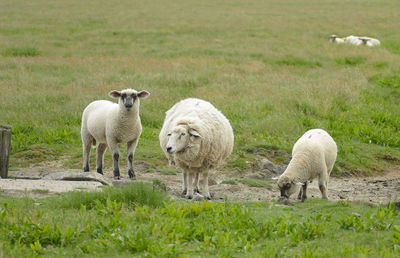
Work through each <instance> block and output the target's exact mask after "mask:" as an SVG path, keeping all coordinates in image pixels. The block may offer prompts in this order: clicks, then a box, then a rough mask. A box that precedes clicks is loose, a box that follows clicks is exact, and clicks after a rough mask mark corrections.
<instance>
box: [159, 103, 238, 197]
mask: <svg viewBox="0 0 400 258" xmlns="http://www.w3.org/2000/svg"><path fill="white" fill-rule="evenodd" d="M159 138H160V145H161V148H162V150H163V151H164V153H165V155H166V156H167V158H168V160H169V161H170V163H171V164H175V165H176V166H177V167H179V168H181V169H182V170H183V194H185V196H186V197H187V198H189V199H192V198H193V192H194V190H196V191H198V190H199V189H198V177H199V174H201V175H202V177H203V185H202V194H203V195H204V196H205V197H206V198H207V199H210V198H211V196H210V193H209V190H208V174H209V172H210V171H212V170H215V169H216V168H217V167H218V166H219V165H221V163H222V162H223V161H225V160H226V158H227V157H228V156H229V155H230V154H231V153H232V149H233V142H234V139H233V130H232V127H231V125H230V123H229V121H228V119H227V118H226V117H225V116H224V115H223V114H222V113H221V112H220V111H219V110H217V109H216V108H215V107H214V106H213V105H212V104H211V103H209V102H207V101H204V100H201V99H196V98H189V99H185V100H182V101H180V102H178V103H176V104H175V105H174V106H173V107H172V108H171V109H170V110H168V111H167V112H166V117H165V120H164V124H163V127H162V129H161V132H160V135H159ZM193 179H194V180H195V182H194V184H195V187H193ZM194 188H196V189H194Z"/></svg>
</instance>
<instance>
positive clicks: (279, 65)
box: [0, 0, 400, 257]
mask: <svg viewBox="0 0 400 258" xmlns="http://www.w3.org/2000/svg"><path fill="white" fill-rule="evenodd" d="M399 13H400V5H399V3H398V1H397V0H368V1H366V0H342V1H338V0H309V1H305V0H279V1H278V0H266V1H261V0H248V1H238V0H216V1H211V0H202V1H193V0H175V1H160V0H154V1H137V0H120V1H109V0H108V1H105V0H95V1H78V0H69V1H66V0H60V1H49V0H35V1H22V0H14V1H0V92H1V93H0V124H8V125H11V126H12V128H13V135H12V153H11V161H10V162H11V164H10V165H11V167H12V169H13V170H14V169H18V168H19V167H25V166H30V165H35V164H39V163H41V162H43V161H51V162H52V161H58V160H61V161H62V162H63V167H66V168H81V167H82V154H81V141H80V121H81V114H82V111H83V109H84V108H85V106H86V105H88V104H89V103H90V102H91V101H93V100H96V99H108V97H107V94H108V92H109V91H110V90H113V89H123V88H128V87H132V88H135V89H138V90H141V89H145V90H148V91H149V92H151V96H150V97H149V98H147V99H145V100H143V101H142V102H141V119H142V124H143V128H144V130H143V133H142V136H141V138H140V141H139V146H138V148H137V151H136V154H135V159H136V160H141V161H144V162H147V163H150V164H151V165H152V167H156V168H157V170H159V171H161V173H162V174H176V173H178V172H177V171H175V170H171V169H169V168H167V166H166V165H167V162H166V160H165V157H164V155H163V153H162V151H161V149H160V147H159V142H158V134H159V131H160V129H161V126H162V122H163V119H164V114H165V111H166V110H168V109H169V108H170V107H171V106H172V105H173V104H174V103H175V102H177V101H178V100H181V99H184V98H187V97H198V98H202V99H205V100H208V101H210V102H212V103H213V104H214V105H215V106H216V107H217V108H218V109H220V110H221V111H222V112H223V113H224V114H225V115H226V116H227V117H228V119H229V120H230V121H231V124H232V127H233V129H234V132H235V148H234V153H233V154H232V156H231V157H230V160H229V162H228V165H227V166H230V167H234V168H238V169H241V170H246V169H250V166H251V164H252V162H253V161H254V159H255V158H256V154H255V153H265V154H267V156H268V153H270V152H275V153H281V154H282V156H285V157H287V156H288V155H290V152H291V148H292V146H293V144H294V142H295V141H296V140H297V139H298V137H300V136H301V135H302V134H303V133H304V132H305V131H306V130H307V129H310V128H323V129H325V130H327V131H328V132H329V133H330V134H331V135H332V136H333V138H334V139H335V140H336V142H337V144H338V148H339V155H338V159H337V163H336V165H335V168H334V172H333V173H334V175H336V176H342V175H348V174H356V175H357V174H377V173H381V172H382V171H384V170H385V168H386V167H387V166H389V165H392V164H393V163H396V164H400V134H399V130H400V105H399V101H400V37H399V35H398V34H397V33H396V32H397V31H398V28H399V18H398V14H399ZM330 34H337V35H339V36H340V37H341V36H348V35H351V34H353V35H365V36H371V37H375V38H378V39H379V40H381V42H382V45H381V46H380V47H377V48H367V47H354V46H348V45H333V44H330V43H329V41H328V39H329V35H330ZM122 153H123V154H124V152H122ZM92 154H94V153H92ZM283 160H285V158H284V157H282V158H280V157H274V160H273V161H280V162H281V163H283ZM94 161H95V159H94V155H93V156H92V159H91V162H92V164H91V167H92V168H94ZM105 167H106V169H108V170H109V169H111V155H110V153H109V152H107V153H106V160H105ZM224 183H226V184H236V183H237V182H236V181H233V180H231V181H229V180H227V181H224ZM246 184H248V185H252V186H257V187H267V188H269V187H270V185H265V184H264V185H263V184H261V185H260V184H259V182H256V181H254V180H253V181H247V182H246ZM134 189H136V190H134ZM134 189H129V188H128V189H123V190H120V189H109V190H106V191H104V192H103V193H87V194H84V193H72V194H67V195H63V196H58V197H52V198H50V199H44V200H40V201H35V200H32V199H27V198H23V199H14V198H11V197H6V196H3V195H1V193H0V247H1V248H0V256H1V257H3V256H6V257H9V256H13V257H22V256H36V255H43V256H58V257H59V256H78V255H79V256H80V255H87V256H112V255H119V256H131V255H132V254H133V255H140V256H144V255H149V256H165V257H169V256H173V257H176V256H192V255H194V256H226V257H228V256H229V257H230V256H237V257H243V256H250V257H253V256H276V257H280V256H300V257H316V256H317V257H318V256H323V257H325V256H339V257H346V256H347V257H365V256H367V257H392V256H399V255H400V254H399V250H400V225H399V223H398V221H399V215H398V210H396V209H395V208H394V206H389V207H381V208H377V207H375V208H371V207H367V206H363V205H355V204H350V203H347V202H338V203H330V202H326V201H323V200H315V199H314V200H313V199H309V200H307V201H306V202H305V203H302V204H295V205H294V206H288V207H278V206H275V205H274V204H273V203H268V204H265V203H180V202H172V201H170V200H168V199H167V198H166V197H165V196H164V195H163V194H162V193H158V192H154V191H153V190H152V189H150V188H149V187H148V186H140V187H136V188H134Z"/></svg>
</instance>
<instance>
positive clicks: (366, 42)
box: [359, 37, 381, 47]
mask: <svg viewBox="0 0 400 258" xmlns="http://www.w3.org/2000/svg"><path fill="white" fill-rule="evenodd" d="M359 39H360V40H362V42H363V44H364V45H366V46H368V47H375V46H380V45H381V42H380V41H379V40H378V39H374V38H370V37H359Z"/></svg>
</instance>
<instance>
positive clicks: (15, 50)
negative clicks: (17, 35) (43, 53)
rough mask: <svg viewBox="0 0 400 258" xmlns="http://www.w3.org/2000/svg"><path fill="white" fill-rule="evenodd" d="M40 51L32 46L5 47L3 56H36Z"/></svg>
mask: <svg viewBox="0 0 400 258" xmlns="http://www.w3.org/2000/svg"><path fill="white" fill-rule="evenodd" d="M38 55H40V51H39V50H38V49H36V48H34V47H11V48H7V49H6V50H5V51H4V53H3V56H12V57H27V56H38Z"/></svg>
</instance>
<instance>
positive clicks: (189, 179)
mask: <svg viewBox="0 0 400 258" xmlns="http://www.w3.org/2000/svg"><path fill="white" fill-rule="evenodd" d="M187 173H188V175H187V180H186V182H187V193H186V197H187V198H188V199H192V198H193V174H194V173H193V171H188V172H187Z"/></svg>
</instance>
